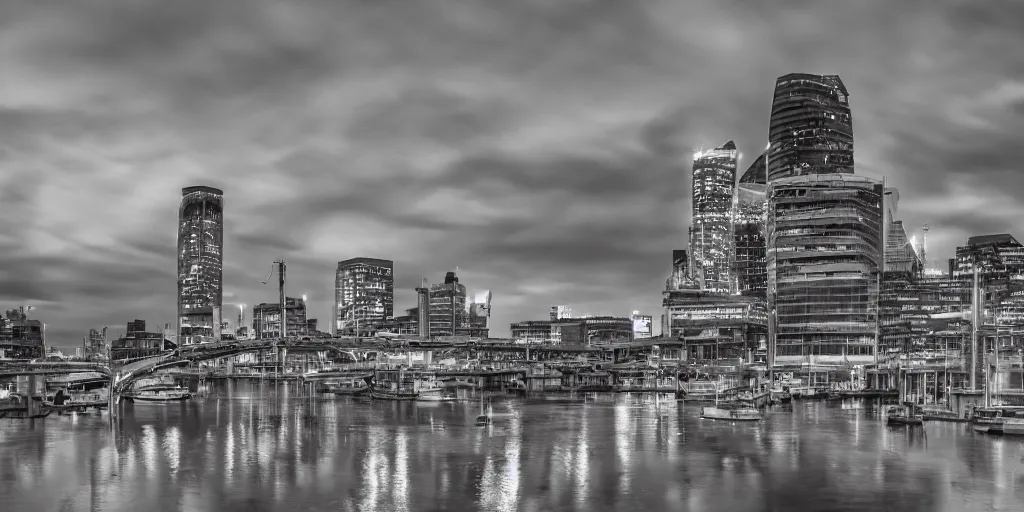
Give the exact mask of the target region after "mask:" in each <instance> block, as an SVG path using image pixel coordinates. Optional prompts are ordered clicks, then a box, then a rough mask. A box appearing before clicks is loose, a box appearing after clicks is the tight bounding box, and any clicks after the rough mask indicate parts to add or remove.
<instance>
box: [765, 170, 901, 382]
mask: <svg viewBox="0 0 1024 512" xmlns="http://www.w3.org/2000/svg"><path fill="white" fill-rule="evenodd" d="M882 197H883V185H882V183H880V182H878V181H876V180H873V179H870V178H865V177H861V176H853V175H849V174H818V175H814V174H812V175H804V176H794V177H791V178H781V179H777V180H775V181H772V182H771V184H770V185H769V186H768V201H769V203H768V204H769V207H768V222H767V235H768V236H767V238H768V254H767V262H768V301H769V311H774V322H773V323H772V324H770V325H771V327H774V334H773V335H772V336H770V339H773V340H774V343H772V344H770V346H769V359H770V360H771V361H773V363H774V364H800V363H818V364H833V365H840V364H855V365H856V364H870V363H873V362H874V361H875V355H876V352H875V348H876V340H877V335H878V332H877V330H878V292H879V279H880V275H879V273H880V271H881V270H882V268H883V266H884V259H883V258H884V245H883V244H882V237H883V231H884V227H883V222H884V221H883V215H882Z"/></svg>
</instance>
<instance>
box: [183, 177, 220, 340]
mask: <svg viewBox="0 0 1024 512" xmlns="http://www.w3.org/2000/svg"><path fill="white" fill-rule="evenodd" d="M223 265H224V192H223V191H221V190H219V189H216V188H213V187H204V186H197V187H186V188H183V189H181V206H180V207H179V208H178V333H179V340H180V343H182V344H188V343H198V342H201V341H205V340H212V339H213V338H214V337H215V333H216V332H217V331H218V329H216V328H215V326H216V324H217V323H218V322H219V320H220V318H219V317H220V308H221V305H222V304H223V293H224V290H223V278H222V268H223ZM215 317H216V318H215Z"/></svg>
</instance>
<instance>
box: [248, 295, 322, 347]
mask: <svg viewBox="0 0 1024 512" xmlns="http://www.w3.org/2000/svg"><path fill="white" fill-rule="evenodd" d="M284 307H285V321H286V322H287V324H286V325H285V327H286V330H285V333H286V334H287V335H288V336H289V337H291V336H306V335H308V334H309V332H308V330H307V329H308V328H309V323H308V321H307V319H306V302H305V301H304V300H302V299H301V298H296V297H286V298H285V306H284ZM252 328H253V331H254V332H255V336H256V339H264V338H280V337H281V304H279V303H277V302H274V303H266V302H264V303H262V304H257V305H256V306H253V308H252Z"/></svg>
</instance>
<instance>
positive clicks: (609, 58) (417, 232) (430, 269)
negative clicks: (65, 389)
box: [0, 2, 1024, 347]
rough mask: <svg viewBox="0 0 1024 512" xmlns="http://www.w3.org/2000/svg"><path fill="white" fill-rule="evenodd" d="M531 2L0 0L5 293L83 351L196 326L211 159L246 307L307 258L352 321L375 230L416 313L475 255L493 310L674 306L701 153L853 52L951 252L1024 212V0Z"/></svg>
mask: <svg viewBox="0 0 1024 512" xmlns="http://www.w3.org/2000/svg"><path fill="white" fill-rule="evenodd" d="M514 4H515V5H487V4H485V3H483V2H466V3H464V5H451V4H449V5H450V8H445V6H444V5H442V4H440V3H430V2H423V3H422V4H418V5H416V6H402V7H401V8H400V9H397V10H394V11H391V10H389V9H391V8H390V7H388V6H383V7H379V8H378V7H375V8H374V9H373V10H372V11H371V10H370V9H366V8H363V7H359V6H357V5H354V4H349V5H347V6H344V7H337V8H336V9H338V10H336V11H334V12H333V13H331V12H321V11H320V9H319V8H314V7H312V6H310V7H307V8H296V9H294V10H291V11H289V12H288V13H287V15H282V14H281V13H280V12H277V11H274V10H273V9H271V8H270V7H267V6H264V5H262V4H258V3H256V2H246V4H245V5H246V6H247V7H246V9H241V10H240V9H235V8H233V7H234V6H233V5H232V2H218V5H217V6H205V7H200V6H199V4H196V5H191V4H190V3H189V2H176V3H174V5H158V4H156V3H154V4H152V8H149V9H140V10H138V11H127V10H116V11H111V12H105V10H104V9H99V8H94V9H91V10H86V9H85V8H84V6H74V5H66V6H62V7H60V8H59V9H62V10H65V11H66V12H67V14H68V15H67V16H49V15H48V14H50V11H44V10H42V9H38V10H37V9H33V8H20V7H19V8H13V9H8V8H6V7H0V26H3V27H4V29H5V30H3V31H2V33H3V34H4V36H3V38H2V39H3V41H4V44H3V45H2V47H3V48H4V50H3V51H2V52H0V68H2V69H5V70H9V72H5V73H4V74H3V75H2V76H0V130H3V133H2V137H0V140H3V142H2V143H0V204H3V205H4V210H3V211H4V213H5V217H6V218H7V219H8V220H7V221H6V222H5V223H4V225H3V227H2V228H0V251H3V254H4V259H3V261H0V306H2V309H10V308H13V307H16V306H18V305H21V304H32V305H34V306H35V307H36V308H35V311H33V313H32V316H33V318H37V319H40V320H42V321H43V322H45V323H46V324H47V343H48V344H53V345H56V346H58V347H73V346H76V345H77V344H79V343H80V342H81V338H82V337H83V336H85V335H86V334H87V333H88V330H89V329H90V328H97V329H99V328H102V326H104V325H112V326H121V325H124V324H125V322H127V321H129V320H131V319H134V318H141V319H147V320H148V321H149V322H151V323H152V324H154V325H162V324H164V323H171V324H172V325H173V323H174V321H175V318H174V315H175V311H176V305H175V301H176V293H175V281H176V276H175V272H174V268H175V263H174V260H175V252H176V250H175V244H176V240H175V232H176V228H175V226H176V222H177V219H176V217H177V204H178V202H179V201H180V199H181V196H180V194H179V192H180V189H181V188H182V187H187V186H192V185H200V184H202V185H209V186H214V187H217V188H220V189H222V190H224V192H225V196H226V197H227V198H228V201H227V203H228V205H227V207H226V210H225V232H224V270H223V284H224V290H223V291H224V294H223V297H224V299H223V300H224V306H223V307H224V314H225V317H226V318H234V317H233V314H232V312H233V311H236V310H237V304H238V303H245V304H247V305H248V306H247V312H248V310H250V309H251V307H252V305H254V304H257V303H260V302H274V301H275V300H276V297H277V291H276V289H275V287H274V286H272V285H261V284H260V282H261V281H262V280H263V279H264V278H265V277H266V272H267V269H268V268H269V267H270V264H271V263H272V262H273V261H274V260H275V259H278V258H283V259H285V260H286V261H287V262H288V265H289V266H288V270H289V273H288V295H289V296H296V297H298V296H302V295H304V294H305V295H308V297H309V308H310V309H309V317H310V318H318V319H319V320H320V322H321V325H327V323H328V322H329V321H330V318H331V313H330V311H331V304H332V297H333V281H334V279H333V273H334V268H335V267H336V265H337V262H339V261H342V260H345V259H348V258H354V257H361V256H374V257H381V258H388V259H391V260H393V261H394V266H395V284H394V288H395V299H394V302H395V303H394V308H395V310H398V311H402V310H404V309H406V308H409V307H413V306H415V304H416V295H415V291H414V288H415V287H416V286H418V285H419V284H420V282H421V279H422V278H423V277H426V278H428V280H429V282H430V283H431V284H434V283H436V282H438V281H439V278H440V276H443V274H444V272H446V271H448V270H452V269H454V268H455V267H459V278H460V281H462V282H463V283H465V284H467V285H468V286H470V288H472V289H474V290H483V289H486V290H491V291H493V293H494V300H495V302H496V306H497V307H496V308H495V310H494V316H493V318H492V321H491V325H492V336H504V335H507V328H508V325H509V324H510V323H511V322H512V321H518V320H526V319H541V318H544V316H545V310H546V308H547V306H548V305H550V304H570V305H571V306H573V308H574V309H577V310H587V311H592V312H594V313H595V314H613V315H618V316H628V314H629V312H630V311H632V310H634V309H635V310H640V311H641V312H643V313H645V314H651V315H655V316H656V318H657V314H658V312H659V311H660V306H659V305H660V302H661V296H660V291H661V289H662V288H663V284H664V280H665V278H666V276H667V275H668V274H669V272H670V271H671V268H670V266H669V264H668V261H667V257H666V254H668V252H669V251H671V250H672V249H676V248H680V247H685V243H686V228H687V227H688V226H689V224H690V222H691V220H690V214H689V211H690V202H689V199H688V196H689V195H690V190H689V185H688V181H689V171H690V169H691V167H692V153H693V151H694V150H695V149H697V148H699V147H701V146H703V147H715V146H717V145H720V144H721V142H722V141H725V140H735V141H736V144H737V146H738V149H739V153H740V154H741V155H742V156H741V157H740V159H739V162H738V169H740V170H742V169H747V168H748V166H749V165H750V164H751V163H752V159H753V158H756V156H757V155H758V154H760V153H761V151H763V150H764V147H765V143H766V141H767V139H768V126H769V113H770V110H771V105H772V91H773V87H774V85H775V80H776V78H778V77H780V76H782V75H784V74H787V73H791V72H800V73H820V74H838V75H840V76H841V77H842V78H843V81H844V82H845V84H846V87H847V89H848V90H849V92H850V95H851V96H852V98H853V100H852V103H851V105H852V111H853V113H852V114H853V117H854V118H855V119H856V133H855V138H856V152H855V161H856V174H857V175H860V176H866V177H870V178H875V179H881V178H882V177H885V178H886V184H887V186H890V187H895V188H897V189H899V190H900V193H901V200H900V206H899V208H900V210H899V218H900V220H903V222H904V225H905V226H906V229H907V231H908V233H907V234H908V235H910V236H914V235H917V238H918V239H920V233H921V226H922V225H923V224H925V223H928V224H929V225H930V226H931V230H930V231H929V233H928V244H929V262H930V263H929V266H930V267H935V268H940V269H941V268H944V267H945V263H944V262H946V261H947V259H948V258H951V257H953V256H954V250H955V247H956V246H958V245H963V244H964V243H965V241H966V239H967V237H970V236H979V235H988V234H997V233H1009V234H1011V235H1013V236H1015V237H1020V236H1021V235H1022V233H1021V232H1019V230H1018V229H1017V226H1016V225H1015V224H1014V219H1017V218H1020V217H1021V216H1022V214H1024V206H1022V205H1021V204H1020V202H1019V201H1018V200H1017V199H1016V197H1017V196H1018V195H1019V191H1021V185H1018V184H1017V183H1016V182H1017V181H1019V180H1016V179H1015V178H1016V174H1015V173H1014V172H1013V171H1014V170H1015V168H1016V167H1017V166H1018V165H1019V164H1018V163H1017V157H1016V155H1014V154H1013V153H1014V152H1013V150H1012V149H1013V147H1014V142H1015V140H1016V139H1018V138H1019V133H1021V129H1022V128H1024V109H1021V105H1024V84H1022V83H1020V82H1014V81H1012V80H1009V79H1004V78H1003V77H1010V76H1014V75H1015V74H1019V72H1020V71H1022V70H1024V57H1021V56H1019V55H1014V54H1013V48H1016V47H1017V46H1018V45H1019V44H1020V43H1021V42H1024V41H1022V39H1024V35H1021V34H1020V33H1017V32H1015V31H1014V30H1015V27H1014V25H1013V22H1014V21H1015V19H1017V18H1019V16H1017V17H1015V16H1012V15H1007V13H1006V11H1005V9H1007V8H1008V9H1018V10H1019V9H1020V7H1019V6H1016V5H1012V4H1011V5H1009V6H1002V5H1001V4H999V3H992V4H991V5H992V8H991V9H989V8H988V6H986V5H967V6H964V7H958V8H949V9H942V8H939V7H938V6H932V7H930V8H928V9H920V8H917V7H914V6H910V5H900V6H893V5H891V4H884V3H882V2H864V3H859V4H857V5H842V6H838V5H829V6H821V7H818V6H807V5H804V4H803V3H800V4H792V6H791V7H781V6H779V7H776V8H774V9H773V8H769V7H768V6H767V5H765V6H744V7H742V8H736V9H734V8H732V7H730V5H728V3H721V2H715V3H696V4H694V5H692V6H690V5H688V6H685V7H684V6H682V5H681V4H677V3H650V4H645V5H644V6H641V5H634V4H626V3H618V4H615V5H610V4H606V3H602V2H589V3H568V4H565V5H557V4H552V5H550V6H544V7H542V6H538V5H533V4H532V3H530V2H522V3H519V2H516V3H514ZM780 5H783V4H780ZM324 9H334V8H330V7H324ZM240 11H244V12H240ZM342 12H344V15H342ZM1022 14H1024V13H1022ZM456 17H457V19H458V25H456V22H455V21H454V20H455V19H456ZM411 20H416V23H411V22H410V21H411ZM538 20H539V21H538ZM755 21H757V22H760V23H757V24H755V23H754V22H755ZM982 26H983V27H984V30H982V29H981V28H979V27H982ZM184 27H193V28H191V29H189V30H185V29H184ZM600 27H607V28H606V29H601V28H600ZM524 28H525V29H526V30H528V31H529V32H530V34H531V36H532V37H523V33H524ZM865 31H869V32H871V33H872V34H873V35H874V37H861V36H863V34H864V32H865ZM981 32H983V33H984V36H982V35H981ZM481 33H486V34H488V35H487V37H486V38H482V36H481V35H480V34H481ZM565 35H571V36H572V37H565V38H563V36H565ZM236 38H237V39H236ZM427 38H429V40H430V41H433V42H434V44H429V45H426V44H422V42H423V41H426V40H427ZM140 41H145V44H140V43H139V42H140ZM438 42H442V44H436V43H438ZM444 43H450V44H444ZM894 48H897V49H898V50H895V51H894ZM225 62H226V63H228V64H227V65H225V64H224V63H225ZM723 62H729V63H730V64H729V65H727V66H722V65H721V63H723ZM523 66H528V67H526V68H524V67H523ZM395 69H398V70H401V71H397V72H396V71H394V70H395ZM168 70H170V71H168ZM695 70H700V72H699V73H697V72H695ZM950 198H956V200H950ZM115 201H116V202H117V203H116V204H118V206H119V207H120V208H121V210H120V211H118V212H117V213H116V214H115V213H114V212H112V211H111V210H112V208H113V206H114V204H115ZM115 328H116V327H115Z"/></svg>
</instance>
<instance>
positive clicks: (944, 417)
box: [921, 407, 970, 423]
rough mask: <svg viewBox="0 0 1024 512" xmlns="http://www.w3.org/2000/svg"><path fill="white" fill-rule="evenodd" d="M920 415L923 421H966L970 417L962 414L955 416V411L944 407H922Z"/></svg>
mask: <svg viewBox="0 0 1024 512" xmlns="http://www.w3.org/2000/svg"><path fill="white" fill-rule="evenodd" d="M921 415H922V416H923V417H924V420H925V421H947V422H953V423H967V422H969V421H970V419H969V418H968V417H967V416H966V415H964V416H957V414H956V412H955V411H951V410H949V409H946V408H945V407H924V408H923V409H922V413H921Z"/></svg>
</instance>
